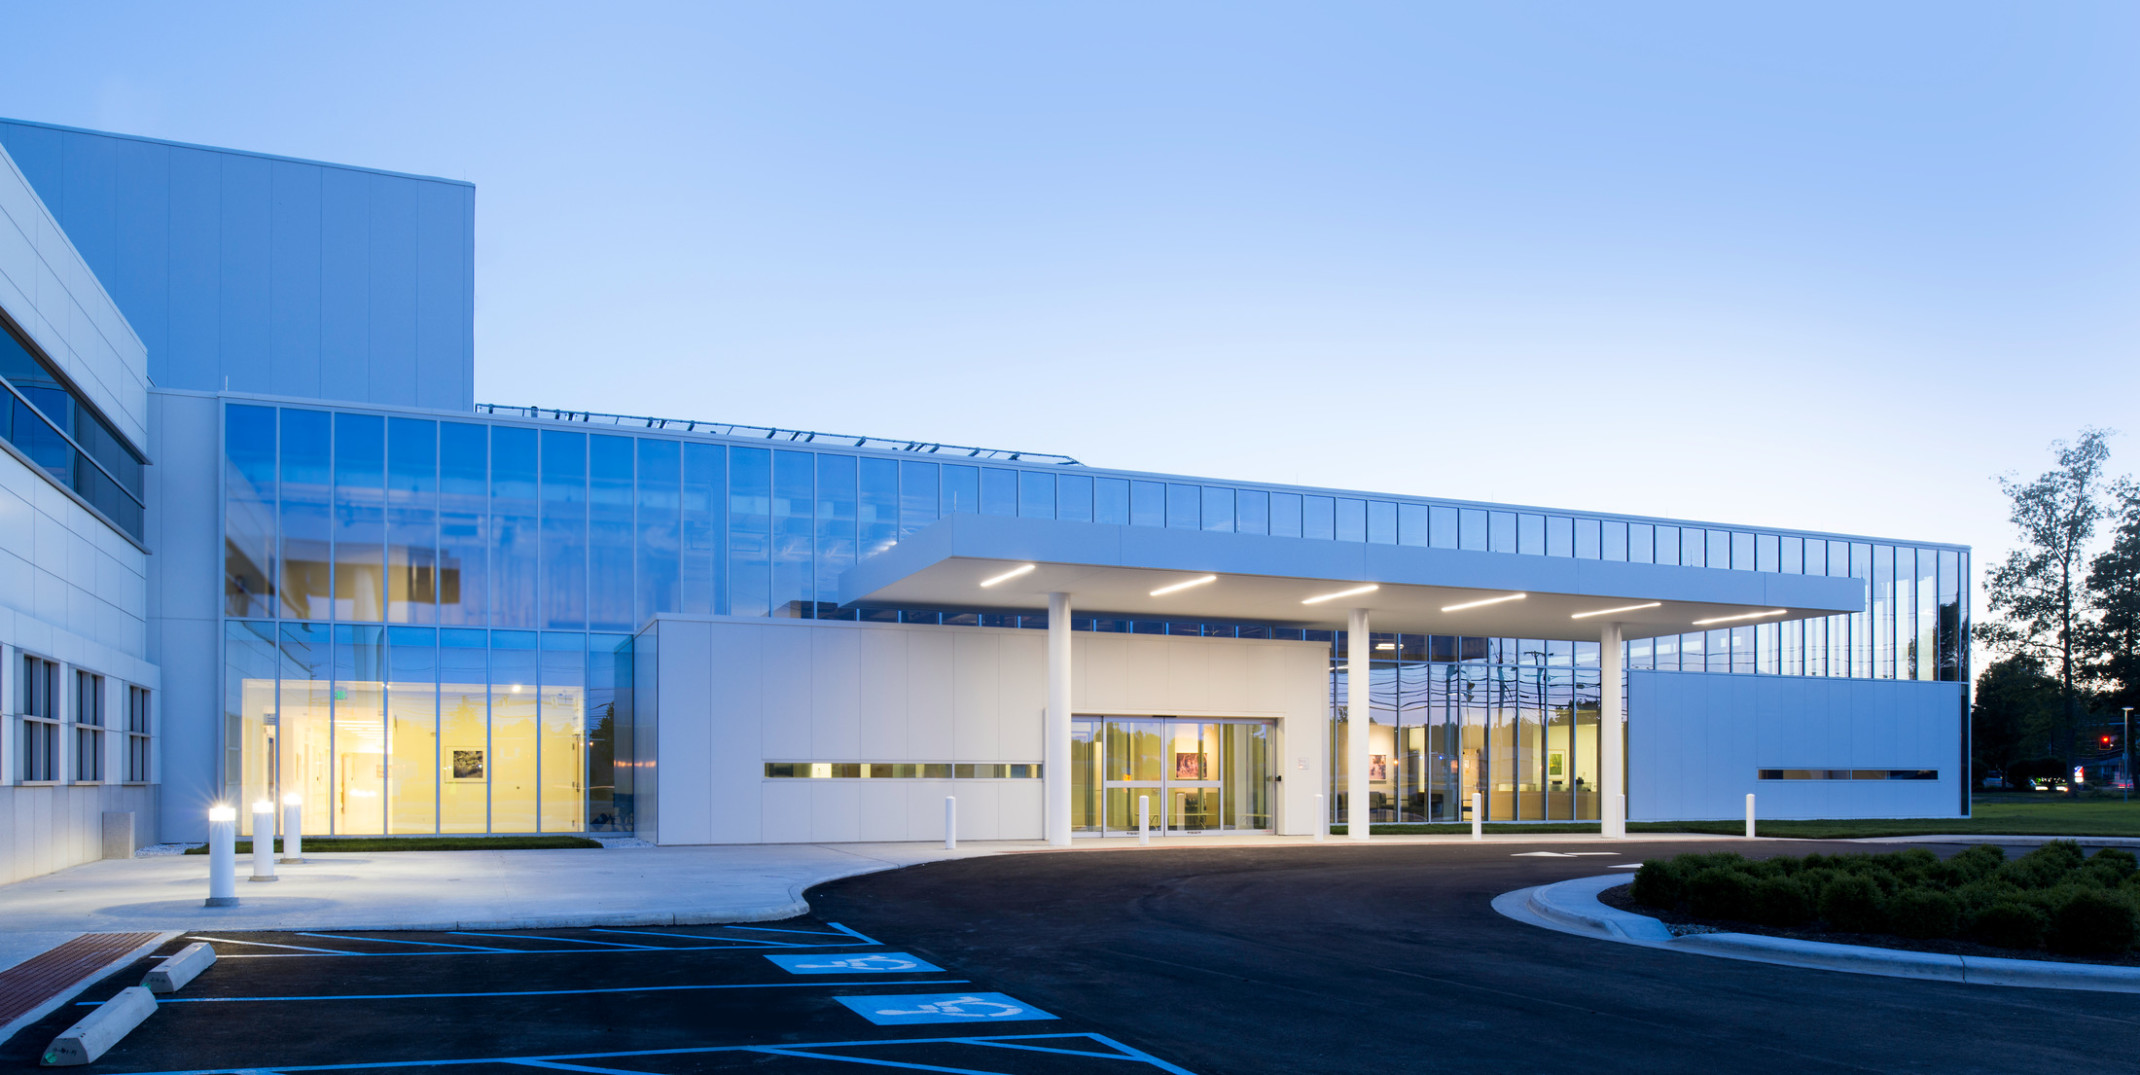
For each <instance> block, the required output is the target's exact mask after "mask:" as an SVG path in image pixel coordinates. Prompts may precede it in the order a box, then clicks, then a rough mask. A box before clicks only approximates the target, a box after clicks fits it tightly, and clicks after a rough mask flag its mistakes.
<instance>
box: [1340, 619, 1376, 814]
mask: <svg viewBox="0 0 2140 1075" xmlns="http://www.w3.org/2000/svg"><path fill="white" fill-rule="evenodd" d="M1372 651H1373V643H1372V642H1371V641H1369V639H1368V637H1367V610H1366V609H1364V608H1356V609H1353V610H1352V615H1351V616H1350V617H1349V619H1348V620H1347V623H1346V627H1345V826H1346V827H1345V835H1346V836H1347V837H1349V838H1351V839H1354V840H1365V839H1367V837H1368V831H1367V829H1368V823H1369V821H1368V819H1369V810H1368V795H1369V794H1370V793H1369V791H1368V788H1367V752H1368V738H1367V725H1368V721H1369V720H1370V719H1371V718H1372V716H1373V707H1372V706H1371V705H1370V704H1369V702H1368V697H1367V689H1368V680H1369V678H1370V674H1369V671H1368V668H1369V664H1368V662H1369V661H1370V660H1372V659H1373V658H1372V657H1371V656H1370V653H1371V652H1372Z"/></svg>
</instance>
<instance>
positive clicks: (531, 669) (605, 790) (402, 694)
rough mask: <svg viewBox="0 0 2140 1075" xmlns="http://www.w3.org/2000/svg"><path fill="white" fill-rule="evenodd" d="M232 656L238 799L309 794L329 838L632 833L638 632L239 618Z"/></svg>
mask: <svg viewBox="0 0 2140 1075" xmlns="http://www.w3.org/2000/svg"><path fill="white" fill-rule="evenodd" d="M224 654H225V658H224V684H225V714H226V723H227V726H228V728H229V732H228V741H229V742H230V744H232V747H231V750H230V753H231V756H232V758H231V760H232V763H233V764H232V767H231V770H230V771H231V772H232V773H234V774H235V779H234V780H233V782H232V784H231V786H229V787H227V788H226V791H225V794H226V796H227V797H228V798H229V799H230V801H233V802H253V801H258V800H260V799H279V798H281V797H282V796H284V795H291V794H295V795H299V796H301V797H302V801H303V802H304V803H305V806H306V811H307V813H306V817H307V819H308V821H307V824H308V825H314V826H318V827H319V829H320V830H321V831H323V832H324V833H326V834H331V835H349V836H370V835H379V834H394V835H413V834H432V833H475V832H504V833H527V832H583V831H598V832H599V831H629V829H630V827H631V824H632V805H633V804H632V798H631V787H630V784H629V781H628V780H624V781H620V779H619V775H620V772H628V769H629V761H630V756H629V754H628V752H627V753H623V754H622V755H621V757H622V762H623V764H621V765H620V751H622V750H624V748H627V747H628V746H629V744H630V741H631V738H630V737H631V699H630V675H629V673H630V668H631V663H630V662H631V638H630V636H628V635H616V634H583V633H579V632H561V631H560V632H541V633H537V632H534V631H483V630H472V629H467V628H449V629H445V630H439V629H436V628H429V627H404V626H376V625H369V624H312V623H284V624H281V625H280V626H279V627H278V625H276V624H274V623H272V622H266V621H259V620H229V621H226V629H225V640H224ZM239 816H240V819H241V822H242V821H243V820H244V819H245V818H247V817H248V816H249V815H248V812H246V811H240V812H239Z"/></svg>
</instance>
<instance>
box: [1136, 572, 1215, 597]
mask: <svg viewBox="0 0 2140 1075" xmlns="http://www.w3.org/2000/svg"><path fill="white" fill-rule="evenodd" d="M1217 581H1219V577H1218V576H1217V575H1203V576H1200V577H1198V578H1193V579H1190V580H1189V581H1187V582H1177V583H1175V584H1174V585H1172V586H1161V587H1160V588H1158V589H1156V590H1153V591H1152V596H1153V597H1165V596H1166V595H1168V594H1170V593H1180V592H1182V591H1183V590H1186V589H1188V588H1189V587H1191V586H1202V585H1203V584H1205V583H1207V582H1217Z"/></svg>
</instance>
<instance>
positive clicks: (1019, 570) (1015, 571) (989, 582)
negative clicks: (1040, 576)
mask: <svg viewBox="0 0 2140 1075" xmlns="http://www.w3.org/2000/svg"><path fill="white" fill-rule="evenodd" d="M1039 566H1040V565H1039V564H1026V565H1024V566H1022V567H1014V568H1011V569H1010V570H1009V571H1006V572H1004V573H1002V574H1001V575H997V576H996V577H995V578H992V579H983V580H981V588H982V589H984V590H985V589H987V588H988V587H990V586H994V585H995V584H996V583H999V582H1009V581H1010V580H1012V579H1014V578H1017V577H1018V576H1020V575H1030V574H1032V573H1033V571H1034V570H1035V569H1037V568H1038V567H1039Z"/></svg>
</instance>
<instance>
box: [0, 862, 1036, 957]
mask: <svg viewBox="0 0 2140 1075" xmlns="http://www.w3.org/2000/svg"><path fill="white" fill-rule="evenodd" d="M993 853H995V852H993V851H991V850H988V849H987V845H980V846H977V847H976V848H974V849H972V850H967V849H961V850H959V851H945V850H944V849H943V848H942V847H941V846H940V845H929V844H870V845H858V846H852V847H833V846H820V845H811V844H802V845H784V846H763V845H760V846H733V847H648V848H608V849H600V850H597V849H593V848H588V849H571V850H538V851H395V852H388V853H382V854H359V853H326V854H307V855H306V856H305V858H306V861H305V862H304V863H303V864H302V865H287V866H281V867H278V870H277V873H278V876H279V878H280V879H279V880H277V881H274V882H272V883H266V884H259V883H253V882H250V881H248V880H247V879H246V878H247V877H248V876H249V875H250V873H251V870H250V863H251V860H250V859H249V858H248V857H247V856H242V855H241V856H239V866H238V897H239V900H240V903H239V905H238V906H236V907H204V906H202V905H201V903H202V899H203V898H204V897H205V896H207V894H208V857H207V856H206V855H168V856H160V857H156V858H137V859H130V860H113V861H106V862H92V863H88V864H85V865H81V866H75V867H72V868H69V869H65V870H61V871H59V872H58V873H53V874H47V875H45V876H43V877H33V878H30V879H29V880H26V881H18V882H15V883H14V884H10V885H4V886H0V969H5V968H7V967H10V966H13V965H15V964H16V963H19V962H21V961H22V960H24V959H27V958H29V957H31V956H33V955H36V954H37V953H38V952H42V951H44V950H46V949H48V948H51V947H52V946H54V945H56V944H59V943H61V942H63V941H65V940H67V939H69V938H71V937H74V936H77V935H79V934H81V933H87V932H103V931H114V930H215V929H228V930H246V929H286V930H314V929H344V930H346V929H472V928H480V929H513V928H527V927H536V926H584V925H643V924H661V925H670V924H693V923H706V922H751V921H768V920H772V919H778V918H787V917H791V916H793V915H798V914H802V913H804V912H805V911H807V910H808V909H809V907H808V905H807V904H805V903H804V902H803V899H802V893H803V890H805V889H807V888H809V887H810V886H812V885H816V884H820V883H823V882H825V881H831V880H836V879H838V878H841V877H850V876H853V875H855V874H861V873H870V872H873V871H876V870H888V869H893V868H896V867H899V866H908V865H912V864H914V863H918V862H930V861H934V860H937V859H943V858H957V857H965V856H969V855H987V854H993Z"/></svg>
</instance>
